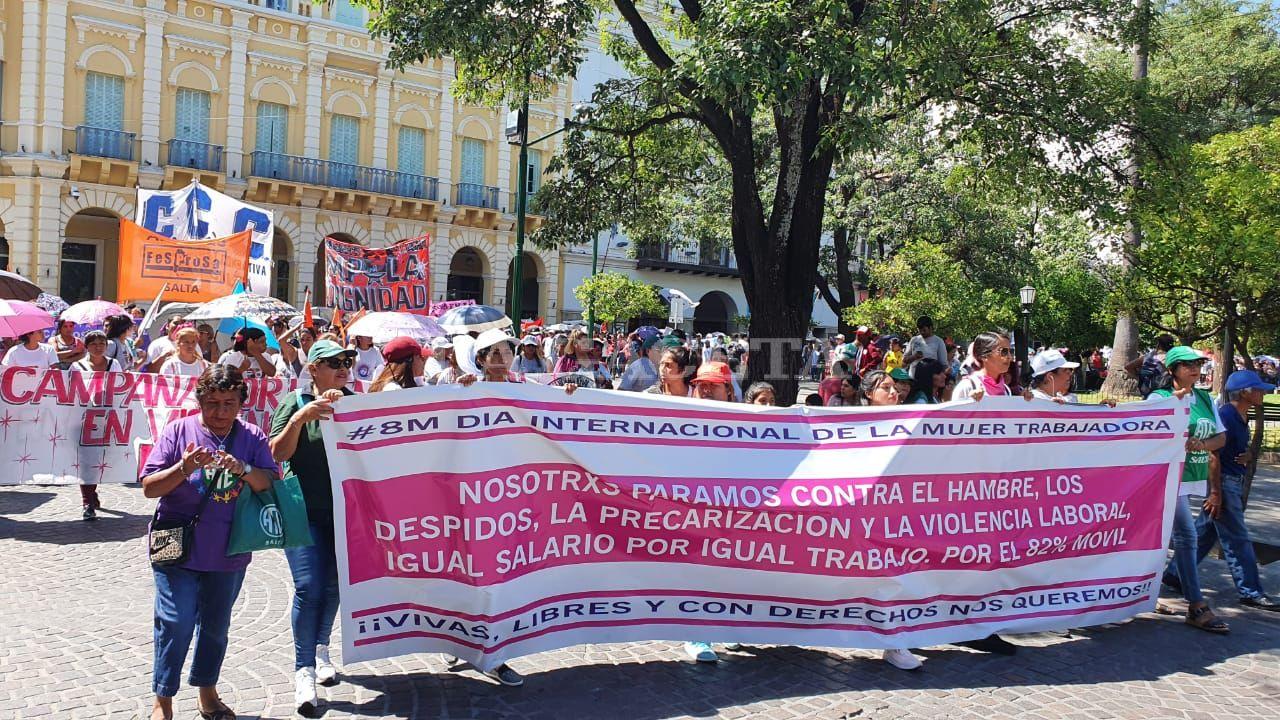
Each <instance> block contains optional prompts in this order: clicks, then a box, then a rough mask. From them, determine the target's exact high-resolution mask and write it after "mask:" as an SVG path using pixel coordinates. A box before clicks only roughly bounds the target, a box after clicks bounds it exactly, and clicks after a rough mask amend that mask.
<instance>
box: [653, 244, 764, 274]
mask: <svg viewBox="0 0 1280 720" xmlns="http://www.w3.org/2000/svg"><path fill="white" fill-rule="evenodd" d="M636 268H637V269H640V270H666V271H668V272H676V273H688V274H690V275H714V276H718V277H738V275H739V272H738V268H737V267H736V263H735V262H734V258H733V252H732V251H731V250H730V249H729V248H719V247H714V246H711V245H707V244H704V245H703V246H702V247H698V248H695V247H693V246H691V245H687V244H684V243H675V244H673V243H661V244H658V245H652V244H650V245H641V246H639V247H637V248H636Z"/></svg>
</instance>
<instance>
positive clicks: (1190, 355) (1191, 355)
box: [1164, 345, 1206, 368]
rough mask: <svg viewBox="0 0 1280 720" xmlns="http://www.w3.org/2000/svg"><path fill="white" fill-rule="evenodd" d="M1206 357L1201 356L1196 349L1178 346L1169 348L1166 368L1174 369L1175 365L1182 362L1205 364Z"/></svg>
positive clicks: (1165, 361) (1165, 360)
mask: <svg viewBox="0 0 1280 720" xmlns="http://www.w3.org/2000/svg"><path fill="white" fill-rule="evenodd" d="M1205 359H1206V358H1205V356H1203V355H1201V354H1200V353H1199V352H1197V351H1196V350H1195V349H1194V348H1189V347H1187V346H1186V345H1176V346H1174V347H1171V348H1169V352H1167V353H1165V354H1164V366H1165V367H1170V368H1171V367H1173V365H1174V363H1180V362H1204V361H1205Z"/></svg>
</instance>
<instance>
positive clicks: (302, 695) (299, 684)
mask: <svg viewBox="0 0 1280 720" xmlns="http://www.w3.org/2000/svg"><path fill="white" fill-rule="evenodd" d="M319 704H320V698H319V697H317V696H316V669H315V668H299V669H298V671H297V672H295V673H294V674H293V705H294V707H296V708H298V713H299V714H301V715H303V716H305V717H310V716H311V715H312V714H313V713H315V711H316V707H317V706H318V705H319Z"/></svg>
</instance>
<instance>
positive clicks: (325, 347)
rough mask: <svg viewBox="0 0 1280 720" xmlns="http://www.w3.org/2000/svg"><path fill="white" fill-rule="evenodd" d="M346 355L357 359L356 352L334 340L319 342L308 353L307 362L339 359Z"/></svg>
mask: <svg viewBox="0 0 1280 720" xmlns="http://www.w3.org/2000/svg"><path fill="white" fill-rule="evenodd" d="M341 355H346V356H348V357H355V355H356V351H355V350H348V349H347V348H344V347H342V346H341V345H339V344H338V343H336V342H334V341H332V340H317V341H316V342H315V344H314V345H312V346H311V349H310V350H308V351H307V362H309V363H313V362H315V361H317V360H324V359H325V358H331V357H339V356H341Z"/></svg>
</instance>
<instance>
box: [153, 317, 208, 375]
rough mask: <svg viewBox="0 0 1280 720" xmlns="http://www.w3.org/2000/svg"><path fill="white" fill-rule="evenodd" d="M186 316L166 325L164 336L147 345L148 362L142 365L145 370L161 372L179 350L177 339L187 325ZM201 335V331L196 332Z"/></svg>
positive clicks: (176, 318)
mask: <svg viewBox="0 0 1280 720" xmlns="http://www.w3.org/2000/svg"><path fill="white" fill-rule="evenodd" d="M185 323H186V318H184V317H181V316H179V317H175V318H174V319H172V320H170V321H169V324H168V325H166V326H165V329H166V333H165V335H164V336H162V337H158V338H156V339H155V340H152V341H151V343H150V344H149V345H147V363H146V365H143V366H142V370H143V372H153V373H158V372H160V368H161V367H162V366H164V363H165V361H166V360H168V359H169V358H171V357H173V356H174V355H175V354H176V352H177V344H176V343H175V340H176V339H177V337H178V331H179V330H181V329H182V328H183V327H185ZM196 336H197V337H199V333H198V332H197V334H196Z"/></svg>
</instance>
